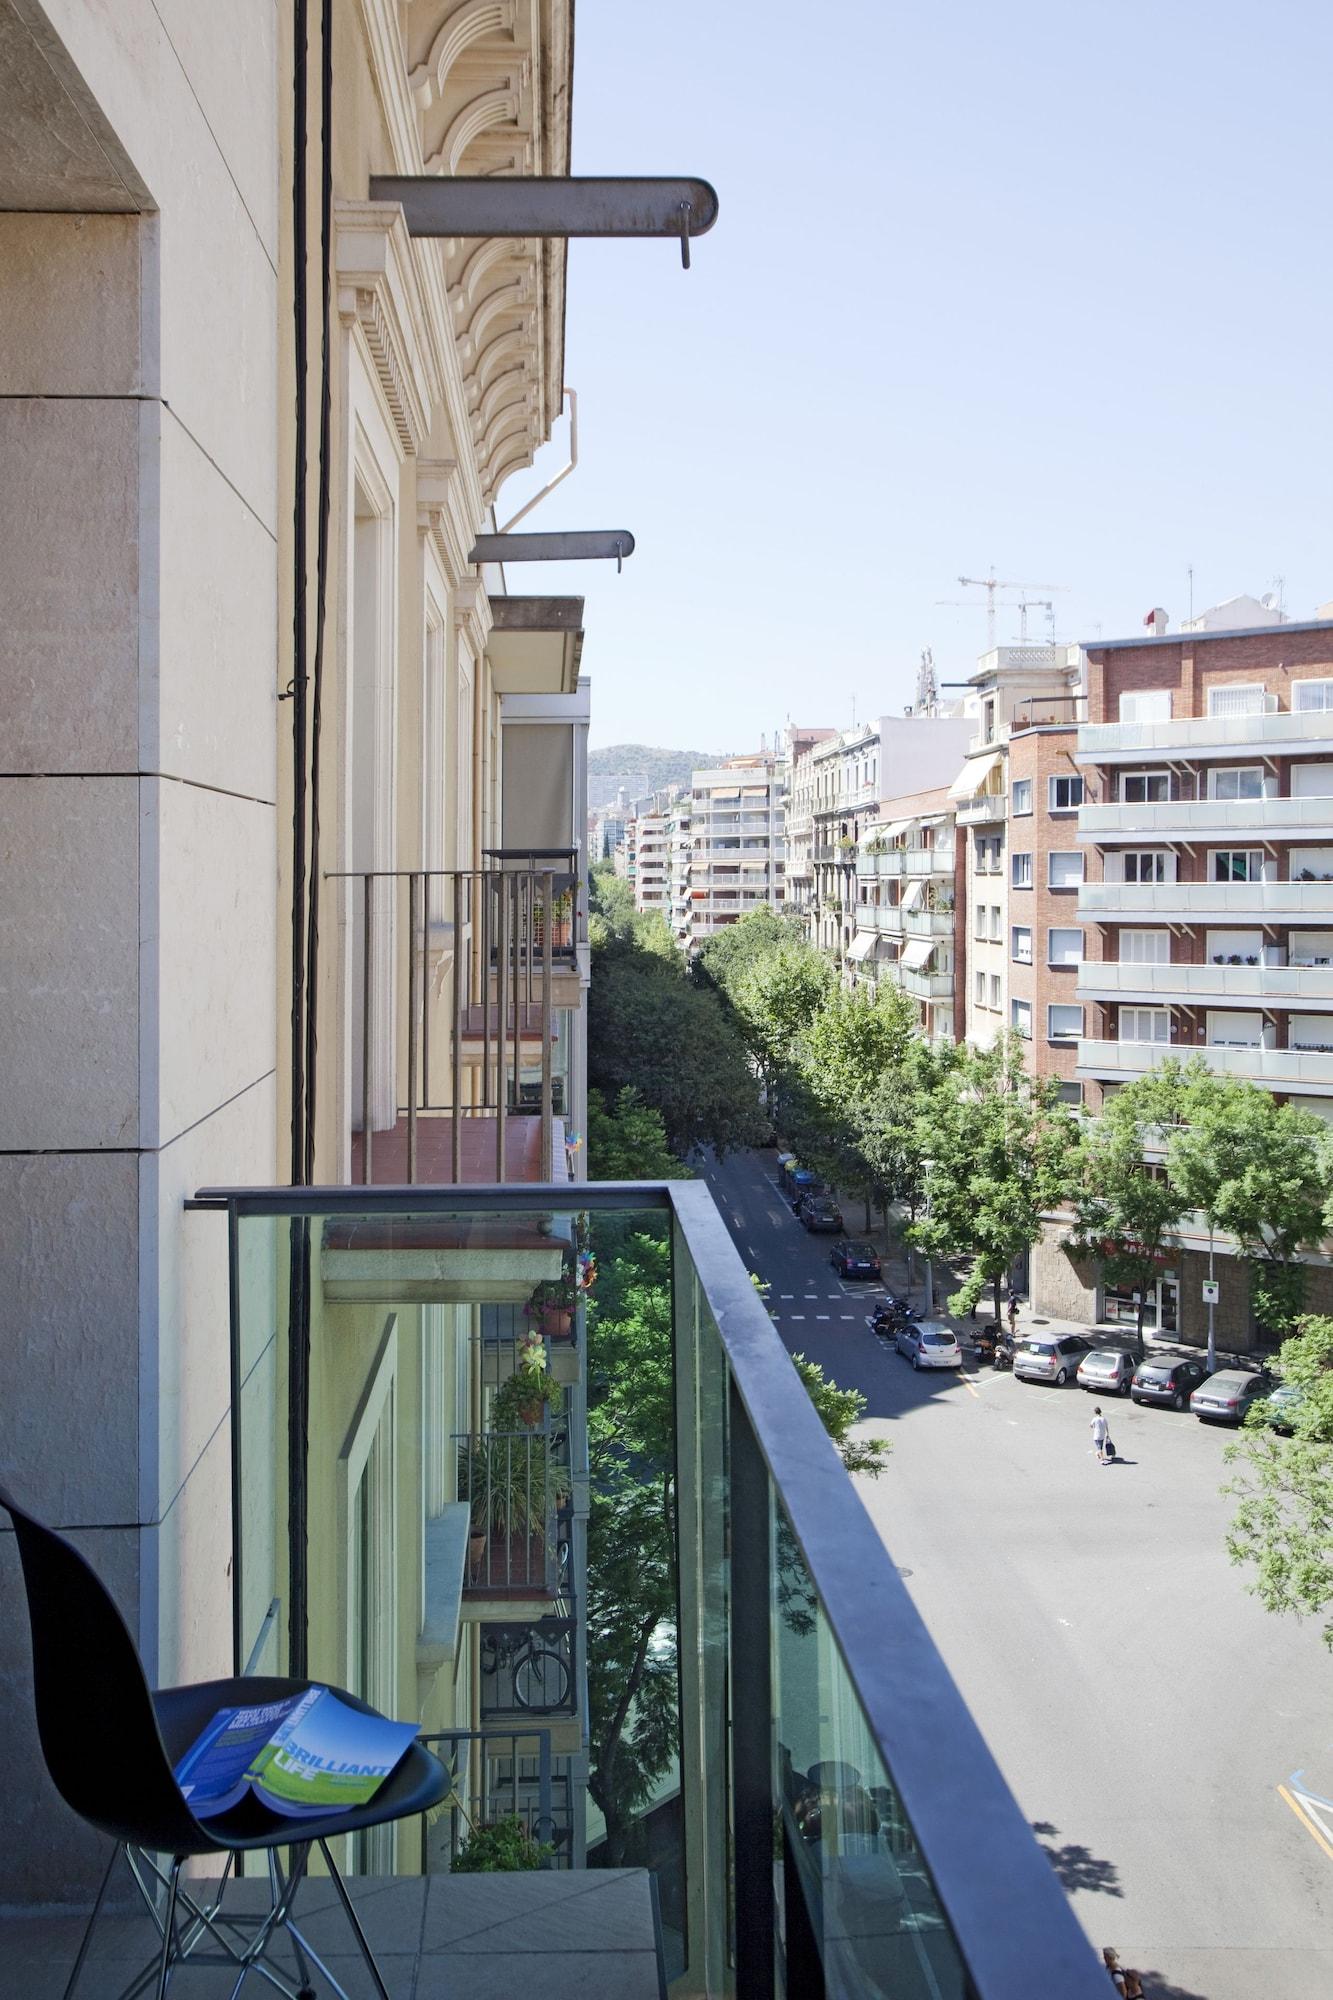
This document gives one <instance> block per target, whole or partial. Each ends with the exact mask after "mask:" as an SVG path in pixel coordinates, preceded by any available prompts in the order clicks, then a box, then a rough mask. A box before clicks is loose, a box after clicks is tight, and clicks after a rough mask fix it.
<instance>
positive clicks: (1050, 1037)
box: [1046, 1000, 1084, 1044]
mask: <svg viewBox="0 0 1333 2000" xmlns="http://www.w3.org/2000/svg"><path fill="white" fill-rule="evenodd" d="M1056 1014H1077V1015H1078V1027H1077V1029H1076V1030H1075V1032H1074V1033H1073V1034H1070V1035H1058V1034H1057V1033H1056V1032H1055V1027H1054V1025H1053V1017H1054V1016H1055V1015H1056ZM1083 1027H1084V1013H1083V1003H1082V1002H1081V1001H1079V1000H1048V1001H1047V1002H1046V1039H1047V1041H1048V1042H1059V1043H1062V1044H1063V1043H1067V1042H1081V1041H1082V1039H1083Z"/></svg>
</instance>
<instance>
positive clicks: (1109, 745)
mask: <svg viewBox="0 0 1333 2000" xmlns="http://www.w3.org/2000/svg"><path fill="white" fill-rule="evenodd" d="M1329 745H1333V710H1328V709H1314V710H1309V711H1306V710H1302V711H1301V713H1300V714H1298V715H1292V714H1290V713H1288V712H1283V713H1275V712H1273V711H1271V710H1270V711H1261V712H1259V713H1257V714H1254V715H1193V716H1186V717H1184V718H1182V719H1181V720H1180V721H1178V722H1090V723H1084V724H1083V726H1082V727H1081V728H1080V730H1079V732H1078V748H1077V750H1076V751H1075V753H1074V762H1075V763H1076V764H1141V763H1143V762H1144V760H1145V759H1146V758H1149V757H1165V758H1169V759H1171V760H1173V761H1177V762H1178V761H1179V760H1180V759H1182V758H1190V757H1208V756H1229V755H1230V754H1231V753H1232V752H1233V751H1237V750H1241V751H1244V750H1257V751H1260V752H1265V753H1267V754H1268V755H1270V756H1271V755H1273V754H1279V755H1280V754H1282V753H1283V752H1292V751H1302V750H1310V749H1316V748H1323V747H1327V746H1329Z"/></svg>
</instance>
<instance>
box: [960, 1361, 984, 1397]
mask: <svg viewBox="0 0 1333 2000" xmlns="http://www.w3.org/2000/svg"><path fill="white" fill-rule="evenodd" d="M958 1373H959V1375H960V1376H961V1377H962V1380H963V1384H964V1387H965V1388H966V1390H967V1393H968V1395H969V1396H975V1397H976V1399H977V1401H978V1402H980V1401H981V1396H980V1394H979V1393H978V1391H977V1389H976V1387H975V1386H974V1384H973V1383H972V1382H971V1381H970V1380H969V1378H968V1376H967V1373H966V1371H965V1370H964V1369H962V1368H960V1369H959V1370H958Z"/></svg>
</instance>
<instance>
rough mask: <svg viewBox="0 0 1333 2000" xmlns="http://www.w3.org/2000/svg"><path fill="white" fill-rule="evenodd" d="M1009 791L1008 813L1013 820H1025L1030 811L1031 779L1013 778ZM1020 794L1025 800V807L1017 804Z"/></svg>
mask: <svg viewBox="0 0 1333 2000" xmlns="http://www.w3.org/2000/svg"><path fill="white" fill-rule="evenodd" d="M1009 790H1010V798H1009V810H1010V813H1011V814H1012V816H1013V817H1014V818H1015V819H1026V818H1027V816H1028V814H1029V813H1030V812H1031V811H1032V780H1031V778H1015V779H1014V782H1013V784H1012V785H1011V786H1010V788H1009ZM1020 793H1022V794H1023V795H1024V797H1025V798H1026V799H1027V804H1026V805H1020V804H1019V802H1018V800H1019V794H1020Z"/></svg>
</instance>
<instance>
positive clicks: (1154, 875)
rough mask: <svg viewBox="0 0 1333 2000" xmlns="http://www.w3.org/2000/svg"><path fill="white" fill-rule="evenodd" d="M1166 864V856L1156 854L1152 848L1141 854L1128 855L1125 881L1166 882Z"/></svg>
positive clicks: (1125, 861)
mask: <svg viewBox="0 0 1333 2000" xmlns="http://www.w3.org/2000/svg"><path fill="white" fill-rule="evenodd" d="M1166 863H1167V857H1166V855H1165V854H1162V853H1159V852H1155V851H1154V850H1153V849H1152V848H1149V849H1147V850H1146V852H1144V853H1141V854H1127V855H1126V856H1125V859H1124V869H1125V880H1126V882H1165V880H1166Z"/></svg>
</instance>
